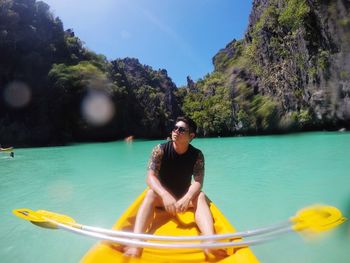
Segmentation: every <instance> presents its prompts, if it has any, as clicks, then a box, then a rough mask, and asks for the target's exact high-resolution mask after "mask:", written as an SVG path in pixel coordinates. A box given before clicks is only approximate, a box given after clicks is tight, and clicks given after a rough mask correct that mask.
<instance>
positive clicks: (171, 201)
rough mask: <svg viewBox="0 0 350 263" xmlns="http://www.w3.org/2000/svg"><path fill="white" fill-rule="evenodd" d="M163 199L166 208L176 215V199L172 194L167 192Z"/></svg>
mask: <svg viewBox="0 0 350 263" xmlns="http://www.w3.org/2000/svg"><path fill="white" fill-rule="evenodd" d="M162 201H163V205H164V208H165V210H166V211H167V212H168V213H169V214H171V215H173V216H174V215H175V214H176V206H175V205H176V199H175V198H174V197H173V196H172V195H171V194H169V193H166V194H164V195H163V196H162Z"/></svg>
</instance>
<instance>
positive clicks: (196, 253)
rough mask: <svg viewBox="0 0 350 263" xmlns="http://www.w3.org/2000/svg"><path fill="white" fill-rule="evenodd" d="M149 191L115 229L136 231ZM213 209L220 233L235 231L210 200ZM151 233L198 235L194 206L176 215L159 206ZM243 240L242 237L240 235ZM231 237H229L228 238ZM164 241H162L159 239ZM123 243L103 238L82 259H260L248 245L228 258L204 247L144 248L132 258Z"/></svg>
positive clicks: (85, 262)
mask: <svg viewBox="0 0 350 263" xmlns="http://www.w3.org/2000/svg"><path fill="white" fill-rule="evenodd" d="M145 193H146V191H144V192H143V193H142V194H141V195H140V196H139V197H138V198H137V199H136V200H135V201H134V203H133V204H132V205H131V206H130V207H129V208H128V209H127V210H126V211H125V212H124V214H123V215H122V216H121V217H120V218H119V219H118V221H117V222H116V223H115V225H114V226H113V229H115V230H123V231H132V229H133V225H134V222H135V217H136V214H137V211H138V208H139V206H140V204H141V203H142V200H143V199H144V196H145ZM209 203H210V210H211V212H212V214H213V219H214V227H215V231H216V234H224V233H233V232H235V229H234V228H233V227H232V226H231V224H230V223H229V222H228V220H227V219H226V218H225V217H224V216H223V214H222V213H221V212H220V210H219V209H218V208H217V207H216V206H215V205H214V203H213V202H211V201H210V200H209ZM146 232H147V233H150V234H154V235H162V236H196V235H200V232H199V230H198V228H197V226H196V224H195V221H194V213H193V209H189V211H187V212H186V213H184V214H181V215H179V216H176V217H172V216H170V215H169V214H168V213H167V212H166V211H164V210H163V209H159V208H156V210H155V213H154V218H153V221H152V224H151V226H150V227H149V229H147V231H146ZM236 240H237V241H240V240H239V239H236ZM226 241H229V240H226ZM157 242H161V241H157ZM123 248H124V247H123V246H122V245H118V244H113V243H110V242H107V241H101V242H99V243H97V244H96V245H95V246H94V247H92V248H91V249H90V250H89V251H88V252H87V253H86V254H85V256H84V257H83V258H82V260H81V262H82V263H97V262H106V263H108V262H130V263H133V262H139V263H141V262H142V263H146V262H147V263H148V262H149V263H160V262H174V263H186V262H187V263H190V262H191V263H200V262H223V263H225V262H237V263H255V262H259V261H258V260H257V258H256V257H255V255H254V254H253V252H252V251H251V250H250V249H249V248H248V247H246V248H227V249H226V250H227V254H228V256H227V257H226V258H224V259H218V258H215V256H214V255H209V256H206V255H205V254H204V253H203V250H201V249H156V248H144V249H143V252H142V255H141V257H140V258H130V257H126V256H124V255H123Z"/></svg>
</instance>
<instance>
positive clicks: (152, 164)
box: [146, 145, 176, 215]
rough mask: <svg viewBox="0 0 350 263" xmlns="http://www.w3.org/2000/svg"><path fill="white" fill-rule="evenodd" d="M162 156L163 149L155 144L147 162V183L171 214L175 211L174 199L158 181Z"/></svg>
mask: <svg viewBox="0 0 350 263" xmlns="http://www.w3.org/2000/svg"><path fill="white" fill-rule="evenodd" d="M162 158H163V151H162V149H161V148H160V145H157V146H156V147H155V148H154V149H153V151H152V155H151V158H150V160H149V164H148V173H147V179H146V182H147V185H148V187H149V188H150V189H152V190H153V191H154V192H156V193H157V194H158V195H159V196H160V198H161V199H162V202H163V205H164V208H165V210H166V211H167V212H169V213H170V214H172V215H175V213H176V207H175V204H176V199H175V198H174V197H173V196H172V195H171V194H170V193H169V192H168V191H167V190H166V189H165V188H164V186H163V185H162V184H161V182H160V181H159V179H158V178H159V171H160V165H161V161H162Z"/></svg>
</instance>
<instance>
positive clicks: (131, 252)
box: [124, 189, 160, 257]
mask: <svg viewBox="0 0 350 263" xmlns="http://www.w3.org/2000/svg"><path fill="white" fill-rule="evenodd" d="M159 202H160V200H159V197H158V195H157V194H156V193H155V192H154V191H153V190H151V189H149V190H148V191H147V193H146V196H145V199H144V200H143V202H142V204H141V206H140V208H139V211H138V212H137V215H136V220H135V226H134V233H137V234H140V233H144V232H145V230H146V229H147V227H148V225H149V224H150V222H151V220H152V216H153V212H154V207H155V205H156V204H157V203H159ZM141 253H142V249H141V248H139V247H127V248H126V249H125V252H124V255H126V256H130V257H139V256H140V255H141Z"/></svg>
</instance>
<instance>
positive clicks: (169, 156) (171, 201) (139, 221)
mask: <svg viewBox="0 0 350 263" xmlns="http://www.w3.org/2000/svg"><path fill="white" fill-rule="evenodd" d="M196 129H197V125H196V124H195V123H194V121H193V120H191V119H190V118H187V117H178V118H177V119H176V124H175V126H174V128H173V130H172V133H171V139H172V140H171V141H169V142H167V143H164V144H160V145H157V146H156V147H154V149H153V151H152V155H151V158H150V161H149V166H148V174H147V184H148V186H149V190H148V191H147V194H146V196H145V199H144V201H143V203H142V204H141V206H140V208H139V211H138V213H137V216H136V221H135V226H134V233H143V232H144V231H145V230H146V228H147V226H148V222H150V220H151V217H152V215H153V211H154V208H155V207H164V208H165V210H166V211H167V212H168V213H169V214H170V215H172V216H175V215H176V213H182V212H185V211H186V210H187V208H188V207H189V206H193V207H194V211H195V220H196V223H197V226H198V228H199V229H200V231H201V233H202V234H203V235H212V234H214V226H213V218H212V215H211V212H210V209H209V205H208V203H207V199H206V197H205V194H204V193H203V192H201V188H202V185H203V179H204V157H203V154H202V152H201V151H200V150H199V149H196V148H195V147H193V146H192V145H191V144H190V142H191V141H192V139H193V138H194V137H195V133H196ZM192 175H193V181H192ZM204 252H205V253H206V254H208V253H209V252H211V253H213V254H215V255H216V256H220V257H221V256H225V255H226V252H225V251H224V250H209V249H206V250H205V251H204ZM141 253H142V249H141V248H137V247H127V248H126V249H125V253H124V254H125V255H127V256H132V257H139V256H140V255H141Z"/></svg>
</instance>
